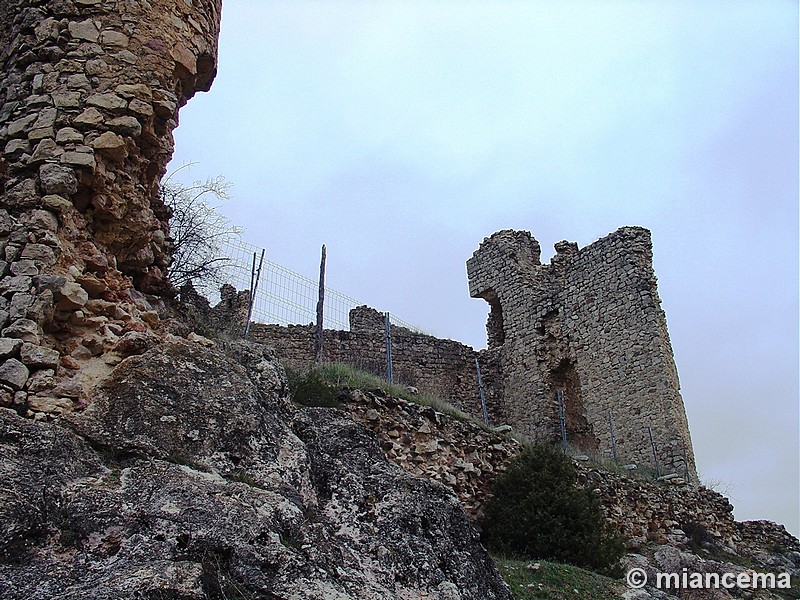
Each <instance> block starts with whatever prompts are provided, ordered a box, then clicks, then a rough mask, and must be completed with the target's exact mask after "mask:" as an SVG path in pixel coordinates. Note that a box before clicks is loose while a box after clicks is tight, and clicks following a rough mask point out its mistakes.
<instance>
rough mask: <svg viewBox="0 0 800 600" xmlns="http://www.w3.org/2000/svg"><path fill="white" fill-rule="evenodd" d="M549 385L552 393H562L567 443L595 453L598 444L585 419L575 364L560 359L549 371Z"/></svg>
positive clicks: (565, 359) (566, 359)
mask: <svg viewBox="0 0 800 600" xmlns="http://www.w3.org/2000/svg"><path fill="white" fill-rule="evenodd" d="M550 384H551V386H552V389H553V391H554V393H557V391H558V390H561V391H562V397H563V402H564V413H565V416H566V430H567V443H568V444H569V445H571V446H573V447H574V448H578V449H580V450H582V451H584V452H596V451H597V449H598V447H599V444H598V442H597V438H596V437H595V435H594V431H593V429H592V426H591V425H590V424H589V421H588V420H587V419H586V409H585V407H584V405H583V397H582V395H581V382H580V378H579V377H578V373H577V371H576V370H575V364H574V363H573V362H572V361H571V360H569V359H568V358H562V359H561V361H560V362H559V363H558V366H557V367H556V368H555V369H553V370H551V371H550Z"/></svg>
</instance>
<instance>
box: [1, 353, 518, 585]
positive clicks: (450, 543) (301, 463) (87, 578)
mask: <svg viewBox="0 0 800 600" xmlns="http://www.w3.org/2000/svg"><path fill="white" fill-rule="evenodd" d="M0 424H1V425H0V446H1V450H2V454H3V456H4V460H3V461H2V462H0V469H1V470H2V481H3V485H2V486H0V512H1V515H0V516H2V520H1V521H0V523H2V525H0V527H2V531H0V596H2V597H4V598H19V599H22V598H25V599H29V598H32V599H37V598H42V599H43V598H54V597H58V598H74V599H78V598H80V599H84V598H98V599H99V598H109V599H110V598H133V597H144V598H198V599H200V598H225V597H243V598H298V599H302V598H308V599H312V598H313V599H319V598H331V599H342V600H343V599H347V598H370V599H372V598H375V599H378V598H403V599H405V598H408V599H411V598H419V597H428V598H439V599H441V600H456V599H459V598H460V599H462V600H467V599H471V598H474V599H484V598H504V599H505V598H510V597H511V595H510V592H509V591H508V589H507V587H506V586H505V584H504V583H503V582H502V580H501V579H500V577H499V575H498V573H497V571H496V569H495V568H494V566H493V564H492V563H491V561H490V559H489V557H488V555H487V554H486V552H485V551H484V550H483V548H482V547H481V545H480V543H479V541H478V534H477V533H476V531H475V529H473V528H472V526H471V525H470V524H469V522H468V520H467V518H466V515H465V513H464V511H463V508H462V506H461V504H460V503H459V501H458V499H457V497H456V496H455V495H454V494H453V493H452V492H450V491H449V490H448V489H447V488H446V487H444V486H442V485H440V484H438V483H436V482H434V481H430V480H426V479H423V478H418V477H413V476H411V475H410V474H409V473H407V472H405V471H404V470H403V469H401V468H400V467H398V466H397V465H395V464H393V463H391V462H389V461H388V460H387V459H386V458H385V457H384V456H383V454H382V452H381V448H380V445H379V442H378V440H377V438H376V437H375V435H374V434H372V433H370V432H368V431H367V430H366V429H365V428H363V427H362V426H360V425H359V424H357V423H356V422H355V421H353V420H352V419H351V418H350V417H349V416H348V415H347V414H346V413H343V412H342V411H337V410H333V409H323V408H304V409H299V410H298V409H296V408H294V407H293V406H292V405H291V404H290V402H289V401H288V397H287V394H286V389H285V378H284V375H283V372H282V370H281V369H280V368H279V367H277V366H276V363H275V361H274V358H273V357H272V356H271V354H270V353H269V352H267V351H265V350H263V349H258V350H256V349H254V348H253V347H251V346H247V345H245V344H235V345H232V346H229V347H228V348H227V358H226V357H225V356H223V355H222V354H221V352H220V351H219V350H218V349H207V348H204V347H202V346H201V345H199V344H188V343H170V344H163V345H160V346H157V347H154V348H152V349H150V350H148V351H146V352H145V353H144V354H139V355H133V356H130V357H128V358H127V359H125V360H123V361H122V362H121V363H120V364H119V365H118V366H117V367H116V368H115V370H114V371H113V373H112V375H111V376H110V377H109V378H108V379H107V380H106V381H104V382H102V383H101V384H100V385H99V386H98V387H97V388H96V389H95V390H94V391H93V392H92V394H91V395H90V398H89V405H88V407H87V408H86V409H85V410H80V411H76V412H73V413H70V414H68V415H65V416H64V417H62V419H61V420H60V421H57V422H37V421H32V420H29V419H23V418H21V417H19V416H18V415H17V414H16V413H15V412H14V411H11V410H7V409H0Z"/></svg>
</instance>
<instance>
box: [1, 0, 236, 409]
mask: <svg viewBox="0 0 800 600" xmlns="http://www.w3.org/2000/svg"><path fill="white" fill-rule="evenodd" d="M220 2H221V0H181V1H173V0H142V1H134V0H5V1H4V2H2V3H0V36H1V37H0V73H1V74H0V77H2V81H0V152H2V154H0V330H1V331H0V336H1V337H0V361H2V362H0V405H3V406H9V405H14V406H15V407H16V408H17V409H18V410H19V411H20V412H21V413H25V412H26V411H27V410H28V409H31V410H34V411H35V412H60V411H63V410H69V409H70V407H71V405H72V403H73V402H74V401H76V400H79V398H80V396H81V394H82V386H81V385H80V384H79V383H78V382H77V380H73V379H72V378H71V377H70V376H71V375H73V374H74V373H76V372H78V371H79V370H81V367H82V365H84V364H85V363H86V362H87V361H90V360H92V359H93V358H94V357H101V356H102V355H103V354H105V353H106V352H108V351H110V350H112V349H114V348H115V347H117V344H118V343H119V340H120V339H121V338H123V337H124V336H126V334H143V333H144V332H147V331H158V330H159V329H160V323H159V319H160V317H161V316H162V315H163V310H164V303H163V301H162V300H161V296H163V295H164V294H168V293H170V291H171V290H170V286H169V284H168V283H167V282H166V281H165V279H164V274H165V271H166V267H167V264H168V261H169V258H168V256H169V248H170V239H169V229H168V225H167V221H168V218H169V214H168V211H167V209H166V208H165V207H164V205H163V203H162V202H161V201H160V200H159V198H158V193H157V192H158V182H159V180H160V179H161V177H162V175H163V174H164V171H165V168H166V164H167V162H168V161H169V159H170V157H171V155H172V150H173V139H172V130H173V129H174V128H175V127H176V125H177V122H178V109H179V107H181V106H183V104H184V103H185V102H186V101H187V100H188V99H189V98H191V97H192V96H193V95H194V94H195V92H196V91H200V90H208V89H209V87H210V85H211V82H212V80H213V78H214V75H215V73H216V55H217V38H218V34H219V19H220V8H221V6H220ZM129 341H130V340H129ZM117 360H118V359H117ZM83 371H84V372H85V373H88V372H89V370H88V369H83Z"/></svg>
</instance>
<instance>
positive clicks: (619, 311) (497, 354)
mask: <svg viewBox="0 0 800 600" xmlns="http://www.w3.org/2000/svg"><path fill="white" fill-rule="evenodd" d="M555 249H556V255H555V256H554V257H553V260H552V261H551V263H550V264H548V265H542V264H541V261H540V255H541V249H540V247H539V243H538V242H537V241H536V240H535V239H534V238H533V237H531V235H530V234H529V233H527V232H524V231H511V230H505V231H500V232H497V233H495V234H494V235H492V236H491V237H489V238H487V239H485V240H484V241H483V243H482V244H481V245H480V248H479V249H478V250H477V251H476V252H475V253H474V254H473V255H472V258H470V260H469V261H467V273H468V277H469V293H470V295H471V296H472V297H473V298H483V299H484V300H486V301H487V302H488V303H489V306H490V313H489V319H488V322H487V333H488V342H489V353H490V354H493V355H494V359H495V361H496V365H497V369H498V371H499V377H498V379H499V380H500V382H501V386H502V392H501V393H499V394H497V395H496V398H495V402H497V403H498V404H499V407H497V408H498V409H499V413H500V414H501V415H502V416H503V417H504V419H505V420H506V421H507V422H508V423H511V424H513V425H514V427H515V428H516V429H517V430H519V431H521V432H522V433H525V434H527V435H528V436H530V437H531V438H533V439H544V440H548V441H555V440H558V439H559V438H560V437H561V436H562V435H566V438H567V441H568V443H570V444H571V445H573V446H574V447H576V448H578V449H580V450H583V451H586V452H596V453H599V454H601V455H602V456H605V457H615V458H619V459H622V460H624V461H633V462H636V463H640V464H652V465H653V466H655V467H656V469H657V470H659V471H662V472H670V473H672V472H676V473H679V474H681V475H683V476H686V477H687V478H688V479H689V480H691V481H694V482H696V481H697V473H696V470H695V464H694V455H693V452H692V442H691V438H690V436H689V426H688V423H687V420H686V412H685V410H684V406H683V400H682V399H681V396H680V392H679V389H680V386H679V384H678V373H677V370H676V368H675V362H674V360H673V356H672V348H671V345H670V341H669V334H668V333H667V324H666V318H665V316H664V312H663V311H662V310H661V305H660V300H659V297H658V292H657V290H656V278H655V275H654V273H653V267H652V247H651V242H650V232H649V231H647V230H646V229H642V228H639V227H624V228H622V229H619V230H617V231H615V232H614V233H612V234H611V235H609V236H607V237H605V238H603V239H601V240H598V241H597V242H595V243H593V244H590V245H588V246H586V247H584V248H581V249H578V245H577V244H575V243H569V242H559V243H558V244H556V246H555ZM562 422H563V426H564V427H563V428H564V432H563V433H562V431H561V429H562V427H561V424H562Z"/></svg>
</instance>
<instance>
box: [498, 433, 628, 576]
mask: <svg viewBox="0 0 800 600" xmlns="http://www.w3.org/2000/svg"><path fill="white" fill-rule="evenodd" d="M575 481H576V471H575V467H574V465H573V464H572V461H571V460H570V459H569V458H568V457H567V456H565V455H564V454H563V453H562V452H561V451H560V450H559V449H557V448H555V447H553V446H547V445H538V446H532V447H529V448H527V449H525V450H524V451H523V452H522V454H520V455H519V456H518V457H517V458H516V459H514V460H513V461H512V462H511V464H510V465H509V467H508V470H507V471H506V472H505V473H503V474H502V475H500V476H499V477H498V478H497V480H496V481H495V484H494V487H493V490H492V492H493V497H492V499H491V500H490V501H489V503H488V504H487V506H486V510H485V514H486V519H485V521H484V534H485V539H486V543H487V545H488V546H489V548H490V549H491V550H493V551H494V552H496V553H499V554H503V555H505V556H509V557H513V558H518V559H545V560H552V561H556V562H563V563H569V564H573V565H576V566H580V567H586V568H589V569H592V570H595V571H598V572H601V573H607V574H615V575H616V574H618V568H619V567H618V563H619V559H620V558H621V557H622V555H623V554H624V551H625V548H624V545H623V543H622V540H621V539H620V537H619V536H618V535H617V534H616V533H614V532H613V531H610V530H609V528H608V527H607V526H606V524H605V519H604V516H603V511H602V508H601V506H600V502H599V500H598V499H597V497H596V496H595V495H594V494H593V493H592V492H591V490H588V489H581V488H578V487H576V485H575Z"/></svg>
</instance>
